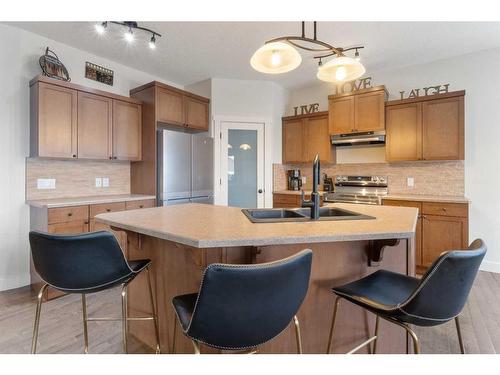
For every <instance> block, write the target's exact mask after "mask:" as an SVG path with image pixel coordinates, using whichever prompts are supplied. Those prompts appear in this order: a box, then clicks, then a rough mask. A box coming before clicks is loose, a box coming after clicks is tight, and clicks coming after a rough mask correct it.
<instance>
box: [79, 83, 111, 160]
mask: <svg viewBox="0 0 500 375" xmlns="http://www.w3.org/2000/svg"><path fill="white" fill-rule="evenodd" d="M112 122H113V100H112V99H110V98H106V97H104V96H100V95H94V94H89V93H86V92H78V158H83V159H109V158H110V157H111V156H112V151H111V125H112Z"/></svg>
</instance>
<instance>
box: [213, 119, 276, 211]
mask: <svg viewBox="0 0 500 375" xmlns="http://www.w3.org/2000/svg"><path fill="white" fill-rule="evenodd" d="M223 122H233V123H246V124H248V123H252V124H263V125H264V181H263V186H264V207H272V205H273V191H272V190H273V164H272V129H271V125H272V121H271V119H270V118H262V117H244V116H214V117H213V126H212V136H213V137H214V204H218V205H226V201H227V195H226V196H225V197H224V191H223V190H222V184H221V181H222V176H221V160H220V159H221V158H220V155H221V145H222V142H221V130H222V123H223Z"/></svg>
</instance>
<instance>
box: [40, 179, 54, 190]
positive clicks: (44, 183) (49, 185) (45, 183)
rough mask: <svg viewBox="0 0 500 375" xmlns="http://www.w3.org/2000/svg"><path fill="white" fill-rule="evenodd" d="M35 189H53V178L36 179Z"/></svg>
mask: <svg viewBox="0 0 500 375" xmlns="http://www.w3.org/2000/svg"><path fill="white" fill-rule="evenodd" d="M36 188H37V189H55V188H56V179H55V178H38V179H37V180H36Z"/></svg>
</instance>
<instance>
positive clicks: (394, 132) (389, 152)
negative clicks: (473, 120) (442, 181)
mask: <svg viewBox="0 0 500 375" xmlns="http://www.w3.org/2000/svg"><path fill="white" fill-rule="evenodd" d="M464 95H465V91H456V92H451V93H446V94H439V95H433V96H430V97H428V96H427V97H422V98H416V99H405V100H397V101H392V102H387V103H386V109H385V112H386V160H387V161H389V162H398V161H414V160H463V158H464Z"/></svg>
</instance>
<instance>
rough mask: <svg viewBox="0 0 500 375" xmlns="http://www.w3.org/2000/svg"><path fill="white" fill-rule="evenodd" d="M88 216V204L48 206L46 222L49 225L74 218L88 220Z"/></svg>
mask: <svg viewBox="0 0 500 375" xmlns="http://www.w3.org/2000/svg"><path fill="white" fill-rule="evenodd" d="M88 218H89V206H72V207H61V208H49V213H48V224H49V225H50V224H56V223H63V222H66V221H75V220H88Z"/></svg>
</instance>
